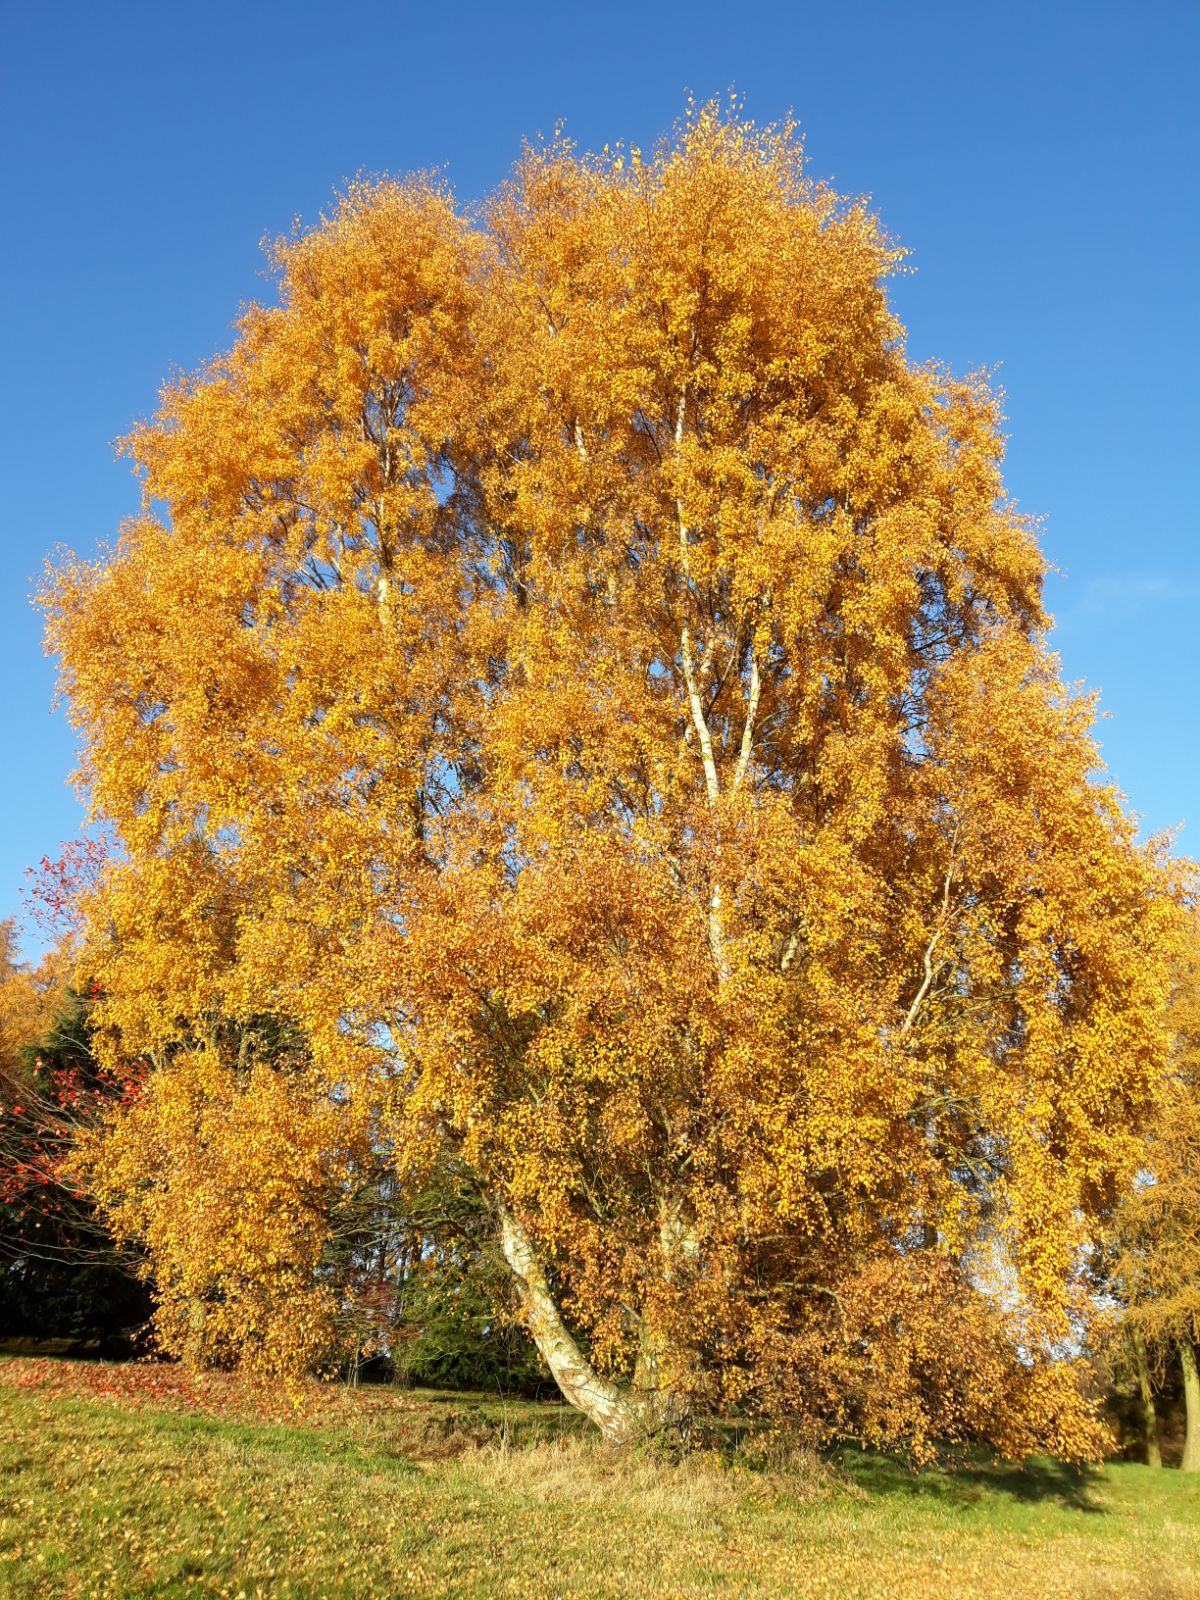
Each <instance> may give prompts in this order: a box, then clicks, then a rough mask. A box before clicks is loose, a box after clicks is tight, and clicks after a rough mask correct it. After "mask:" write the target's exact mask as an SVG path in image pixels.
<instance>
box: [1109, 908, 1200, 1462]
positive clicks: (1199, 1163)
mask: <svg viewBox="0 0 1200 1600" xmlns="http://www.w3.org/2000/svg"><path fill="white" fill-rule="evenodd" d="M1172 976H1173V980H1174V981H1173V987H1172V995H1171V1004H1170V1007H1169V1009H1168V1013H1167V1020H1168V1025H1169V1027H1170V1030H1171V1034H1172V1039H1173V1046H1174V1048H1173V1050H1172V1056H1171V1075H1170V1085H1169V1089H1168V1092H1167V1094H1166V1096H1165V1097H1164V1100H1163V1104H1162V1106H1161V1108H1160V1111H1159V1114H1158V1116H1157V1118H1156V1120H1155V1122H1154V1125H1153V1127H1152V1128H1151V1130H1150V1138H1149V1140H1148V1142H1147V1147H1146V1153H1145V1157H1144V1170H1143V1171H1142V1172H1141V1173H1140V1174H1139V1176H1138V1181H1137V1182H1136V1183H1135V1185H1134V1186H1133V1187H1132V1189H1131V1191H1130V1193H1129V1194H1128V1195H1127V1196H1126V1197H1125V1199H1124V1200H1123V1202H1122V1204H1121V1206H1120V1208H1119V1210H1118V1213H1117V1219H1116V1227H1115V1229H1114V1233H1113V1237H1112V1239H1111V1241H1110V1247H1109V1248H1110V1254H1109V1258H1108V1261H1107V1263H1106V1265H1107V1269H1108V1277H1109V1280H1110V1283H1111V1286H1112V1288H1113V1289H1114V1290H1115V1291H1116V1294H1117V1296H1118V1298H1119V1300H1120V1303H1121V1307H1122V1313H1123V1314H1122V1318H1121V1323H1120V1329H1121V1333H1122V1334H1123V1335H1124V1336H1126V1337H1128V1338H1129V1339H1130V1341H1131V1344H1132V1350H1133V1353H1134V1357H1135V1366H1136V1368H1137V1376H1138V1379H1139V1382H1140V1386H1141V1390H1142V1397H1143V1404H1144V1405H1145V1408H1146V1413H1147V1434H1148V1444H1149V1446H1150V1456H1151V1460H1157V1458H1158V1442H1157V1438H1156V1427H1157V1424H1156V1420H1155V1414H1154V1405H1153V1399H1152V1393H1153V1388H1154V1387H1155V1384H1154V1380H1155V1379H1156V1378H1160V1377H1161V1376H1162V1375H1163V1374H1164V1373H1165V1372H1168V1371H1170V1370H1171V1369H1172V1368H1176V1367H1177V1368H1178V1369H1179V1370H1180V1371H1181V1373H1182V1378H1183V1394H1184V1407H1185V1414H1186V1425H1185V1444H1184V1457H1183V1465H1184V1467H1185V1469H1186V1470H1188V1471H1192V1472H1200V1361H1198V1358H1197V1352H1198V1350H1200V921H1197V920H1196V919H1195V918H1194V917H1193V918H1192V919H1191V921H1190V924H1189V926H1188V938H1187V940H1186V942H1185V944H1184V946H1183V948H1182V950H1181V952H1180V954H1179V958H1178V961H1177V964H1176V966H1175V968H1174V971H1173V974H1172Z"/></svg>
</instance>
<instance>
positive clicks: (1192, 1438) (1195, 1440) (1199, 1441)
mask: <svg viewBox="0 0 1200 1600" xmlns="http://www.w3.org/2000/svg"><path fill="white" fill-rule="evenodd" d="M1179 1364H1180V1366H1181V1367H1182V1368H1183V1404H1184V1415H1185V1422H1184V1435H1183V1460H1182V1461H1181V1462H1180V1465H1181V1466H1182V1468H1183V1470H1184V1471H1185V1472H1200V1373H1198V1372H1197V1370H1196V1347H1195V1345H1194V1344H1193V1343H1192V1341H1191V1340H1190V1339H1183V1340H1181V1341H1180V1344H1179Z"/></svg>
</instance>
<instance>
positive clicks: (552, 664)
mask: <svg viewBox="0 0 1200 1600" xmlns="http://www.w3.org/2000/svg"><path fill="white" fill-rule="evenodd" d="M901 260H902V252H901V251H900V250H899V249H898V248H897V247H896V246H895V245H894V244H893V243H892V242H891V241H890V240H889V239H888V238H887V237H886V236H885V235H884V233H883V231H882V230H881V227H880V225H879V223H878V221H877V220H876V219H875V217H874V216H873V215H872V214H871V212H870V211H869V209H868V208H867V207H866V206H865V205H864V204H862V203H860V202H857V201H847V200H844V199H842V198H840V197H839V196H837V195H836V194H834V193H833V192H832V191H831V190H829V189H827V188H826V187H824V186H823V185H821V184H819V183H816V182H814V181H812V180H811V179H809V177H808V176H807V175H806V173H805V172H804V171H803V169H802V162H801V151H800V147H799V144H798V142H797V140H796V138H795V135H794V131H793V130H792V129H791V128H790V127H788V126H784V127H777V128H771V129H767V130H765V131H764V130H759V129H756V128H754V127H753V126H751V125H749V124H747V123H745V122H743V121H741V120H740V119H739V117H738V116H737V115H736V114H730V115H725V114H723V113H721V112H719V111H718V110H716V109H715V108H713V107H707V108H697V109H693V110H692V111H691V112H690V113H689V115H688V116H687V118H686V119H685V120H684V122H683V123H682V124H681V125H680V126H679V127H678V128H677V129H676V130H675V132H674V134H673V135H671V136H670V137H669V138H667V139H665V140H664V141H663V143H662V144H661V146H660V147H659V148H658V149H656V150H655V151H654V152H653V153H651V154H647V155H643V154H642V153H640V152H638V151H636V150H622V151H619V152H616V153H613V152H606V153H605V154H603V155H601V156H588V155H583V154H580V153H578V152H577V151H575V150H574V149H572V148H571V147H570V146H569V145H567V144H565V143H554V144H551V145H548V146H542V147H537V148H533V149H530V150H527V151H526V152H525V154H524V156H523V157H522V159H521V160H520V162H519V163H518V165H517V167H516V169H515V172H514V175H513V177H512V179H511V180H510V181H509V182H508V183H507V184H506V185H505V186H504V187H503V188H502V189H501V190H500V191H499V192H498V193H497V194H496V195H495V196H494V197H493V198H492V200H491V201H490V202H489V204H488V205H487V206H486V208H484V209H483V210H482V211H481V212H479V213H477V214H474V215H472V216H471V217H470V218H468V217H467V216H466V215H465V214H464V213H463V212H462V211H461V210H459V209H458V208H457V207H456V205H455V203H454V201H453V199H452V197H451V196H450V195H449V194H448V193H446V192H445V191H443V190H442V189H440V188H439V187H438V186H437V185H436V184H433V183H431V182H427V181H424V180H419V179H414V180H410V181H406V182H400V183H395V182H384V183H380V184H375V185H359V186H355V187H353V188H352V189H350V190H349V191H348V192H347V193H346V194H345V195H344V196H343V198H342V199H341V201H340V202H339V204H338V205H337V207H336V209H335V210H334V211H333V213H332V214H331V215H330V216H329V217H328V218H327V219H326V220H325V221H323V222H322V223H321V224H320V225H319V226H318V227H316V228H314V229H312V230H311V231H309V232H299V233H297V234H296V235H295V236H293V237H291V238H288V239H285V240H283V241H281V242H280V243H279V244H277V245H276V246H275V247H274V249H273V251H272V253H271V262H272V265H273V268H274V271H275V274H276V283H277V289H278V298H277V301H276V303H274V304H272V305H269V306H262V307H255V308H253V309H251V310H250V311H249V312H248V313H247V314H246V315H245V316H244V317H243V319H242V321H241V322H240V324H239V326H238V332H237V338H236V341H235V342H234V344H233V345H232V347H231V348H230V350H229V351H228V352H227V353H226V354H224V355H222V356H219V357H218V358H216V359H215V360H214V361H212V362H211V363H210V364H209V365H208V366H206V367H205V368H203V369H202V370H201V371H199V372H198V373H196V374H194V375H193V376H190V377H186V378H184V379H181V380H179V381H177V382H175V383H173V384H172V385H171V386H170V387H168V389H167V390H166V391H165V392H164V394H163V397H162V401H161V405H160V409H159V411H158V413H157V415H156V416H155V417H154V418H153V419H152V420H150V421H149V422H147V423H146V424H145V425H144V426H142V427H140V428H138V429H137V430H136V431H135V432H134V434H133V435H132V436H131V438H130V439H129V440H128V441H127V444H126V448H127V450H128V452H129V454H130V455H131V456H132V458H133V460H134V463H135V465H136V467H137V468H138V470H139V471H140V472H141V474H142V477H143V483H144V489H145V510H144V512H143V514H142V515H141V516H140V517H139V518H137V519H135V520H134V521H133V522H131V523H130V524H129V525H128V526H126V527H125V528H124V529H123V530H122V532H121V534H120V538H119V541H118V543H117V544H116V546H115V548H114V549H112V551H111V552H108V553H106V554H105V555H104V556H102V557H101V559H100V560H99V561H97V562H94V563H85V562H82V561H78V560H75V559H73V558H70V557H67V558H64V559H63V560H62V561H60V562H59V563H58V564H57V566H56V567H55V568H54V570H53V571H52V573H51V574H50V576H49V577H48V579H47V583H46V588H45V594H44V603H45V606H46V610H47V614H48V618H49V641H50V646H51V648H52V649H53V650H55V651H57V652H58V653H59V655H60V658H61V661H62V675H63V686H64V690H65V693H66V696H67V698H68V700H69V703H70V706H71V708H72V712H73V714H74V716H75V718H76V721H77V724H78V727H79V729H80V733H81V740H82V758H81V769H80V781H81V783H82V785H83V787H84V789H85V790H86V792H87V794H88V795H89V797H90V800H91V804H92V806H93V808H94V810H95V811H96V813H97V814H98V815H99V816H100V817H101V818H102V819H104V821H105V822H106V823H108V824H110V825H111V826H112V828H113V829H114V830H115V833H116V836H117V837H118V838H119V840H120V853H119V859H118V860H116V861H115V862H114V865H113V866H112V868H111V869H110V871H109V873H108V874H107V876H106V879H105V881H104V883H103V884H102V885H101V886H100V887H99V888H98V889H97V890H96V891H95V893H94V894H93V895H92V897H91V899H90V902H89V904H88V907H87V911H88V921H89V927H90V940H89V959H90V961H91V962H92V964H93V968H94V970H96V971H97V972H98V973H100V974H101V976H102V979H103V984H104V994H105V999H104V1004H103V1010H104V1017H105V1022H106V1025H107V1027H108V1028H109V1029H110V1030H111V1034H112V1037H113V1038H114V1040H120V1042H121V1048H122V1049H124V1050H126V1051H130V1050H138V1051H143V1050H152V1049H154V1050H159V1051H162V1052H165V1054H164V1055H163V1060H164V1063H165V1065H164V1068H163V1070H164V1072H168V1073H179V1074H184V1073H188V1072H197V1071H199V1070H200V1068H199V1066H198V1065H197V1064H196V1062H197V1058H198V1057H202V1056H203V1053H204V1051H205V1049H206V1046H205V1043H204V1040H205V1027H206V1020H205V1019H206V1018H208V1017H211V1016H214V1015H222V1016H227V1017H237V1016H239V1015H248V1014H252V1013H257V1012H263V1011H269V1012H270V1013H272V1014H274V1015H279V1016H287V1017H290V1018H293V1019H294V1020H295V1023H296V1025H297V1026H298V1027H300V1028H302V1029H303V1030H304V1033H305V1036H306V1037H307V1038H308V1039H309V1040H310V1041H311V1050H312V1060H313V1062H314V1067H315V1070H316V1071H317V1072H318V1073H319V1074H320V1076H321V1079H322V1081H323V1082H324V1083H325V1084H326V1085H327V1087H328V1093H329V1095H330V1096H331V1104H336V1106H337V1107H338V1108H339V1109H340V1112H341V1114H344V1115H345V1116H347V1117H349V1116H361V1117H363V1118H365V1119H366V1122H367V1123H369V1124H370V1127H371V1128H372V1130H373V1131H372V1133H371V1135H370V1137H371V1138H372V1139H374V1140H376V1141H378V1142H379V1143H380V1144H381V1146H382V1147H386V1148H387V1149H388V1151H389V1152H391V1159H392V1160H393V1161H394V1163H395V1170H396V1173H397V1176H398V1178H399V1179H400V1180H402V1181H404V1182H409V1181H411V1182H416V1181H419V1177H420V1173H421V1172H422V1170H423V1169H426V1168H428V1167H429V1165H430V1164H431V1163H433V1162H435V1161H437V1160H439V1159H444V1158H446V1157H447V1156H449V1157H451V1158H452V1159H453V1160H454V1161H455V1162H456V1163H460V1164H462V1165H463V1166H464V1167H465V1168H466V1169H468V1170H470V1171H471V1172H472V1173H473V1174H474V1175H475V1181H477V1182H478V1184H479V1187H480V1190H481V1192H482V1193H483V1194H485V1195H486V1196H487V1197H488V1204H489V1205H490V1207H491V1212H492V1215H493V1218H494V1228H495V1240H496V1248H497V1250H498V1251H499V1252H500V1253H501V1254H502V1256H503V1259H504V1260H505V1261H506V1263H507V1266H508V1269H509V1270H510V1272H511V1275H512V1280H513V1284H514V1289H515V1292H516V1294H517V1296H518V1299H519V1303H520V1306H521V1307H522V1314H523V1316H524V1318H525V1321H526V1324H527V1326H528V1328H529V1330H530V1332H531V1334H532V1335H533V1337H534V1339H535V1340H536V1341H537V1344H538V1347H539V1349H540V1350H541V1352H542V1355H543V1357H544V1359H545V1361H546V1363H547V1365H548V1366H549V1368H550V1370H551V1372H552V1373H553V1375H554V1377H555V1378H556V1380H557V1381H558V1383H559V1385H560V1387H561V1388H562V1391H563V1393H564V1395H565V1396H566V1397H567V1399H568V1400H569V1401H571V1403H572V1404H574V1405H577V1406H578V1407H580V1408H581V1409H582V1410H583V1411H585V1412H586V1413H587V1414H588V1415H589V1416H590V1417H591V1418H593V1420H594V1421H595V1422H596V1423H597V1424H598V1425H599V1426H600V1427H601V1428H602V1429H603V1430H604V1432H605V1433H606V1434H607V1435H608V1436H609V1437H610V1438H613V1439H615V1440H622V1439H631V1438H634V1437H637V1436H639V1435H640V1434H642V1433H644V1432H646V1431H654V1430H656V1429H658V1428H660V1427H663V1426H670V1425H675V1424H677V1423H680V1422H682V1421H683V1420H685V1419H686V1416H687V1414H688V1412H689V1411H690V1410H691V1409H692V1408H693V1407H695V1406H696V1405H698V1404H703V1405H708V1406H711V1405H719V1404H722V1403H734V1402H736V1403H738V1404H742V1405H761V1406H772V1405H773V1406H777V1407H781V1408H786V1409H787V1410H788V1411H789V1412H791V1413H792V1414H794V1415H801V1416H806V1417H810V1418H813V1419H816V1420H818V1421H820V1422H821V1423H823V1424H824V1425H843V1426H854V1427H855V1428H857V1429H858V1431H859V1432H860V1433H863V1434H864V1435H866V1436H868V1437H877V1438H897V1437H901V1438H906V1439H908V1440H910V1441H918V1442H919V1441H921V1440H922V1439H924V1438H926V1437H927V1436H928V1435H929V1433H930V1432H931V1430H932V1431H938V1432H940V1433H942V1434H943V1435H950V1436H955V1435H962V1434H964V1433H971V1432H973V1433H976V1434H983V1435H985V1436H987V1437H989V1438H992V1439H994V1440H995V1441H996V1442H998V1443H1000V1444H1001V1445H1002V1446H1003V1447H1005V1448H1011V1449H1013V1450H1020V1449H1024V1448H1030V1447H1032V1445H1033V1444H1034V1443H1040V1444H1048V1445H1050V1446H1051V1447H1054V1448H1060V1449H1063V1450H1068V1451H1074V1452H1076V1453H1078V1451H1079V1450H1081V1449H1086V1448H1092V1446H1093V1444H1094V1440H1095V1435H1094V1433H1090V1432H1089V1431H1088V1428H1089V1424H1088V1423H1087V1420H1086V1417H1085V1414H1084V1411H1083V1410H1082V1408H1081V1405H1080V1403H1079V1402H1078V1400H1077V1396H1076V1390H1075V1382H1074V1373H1073V1370H1072V1368H1071V1365H1070V1363H1069V1362H1066V1361H1063V1360H1060V1359H1058V1358H1057V1357H1056V1355H1055V1353H1054V1352H1055V1350H1056V1349H1057V1348H1058V1347H1059V1346H1058V1341H1061V1339H1062V1337H1063V1335H1064V1334H1065V1332H1066V1331H1067V1328H1068V1311H1069V1296H1070V1284H1071V1281H1072V1277H1073V1269H1074V1263H1075V1262H1076V1261H1077V1259H1078V1253H1079V1250H1080V1249H1081V1247H1082V1245H1083V1243H1084V1242H1085V1240H1086V1238H1087V1236H1088V1234H1089V1230H1090V1229H1091V1227H1092V1225H1093V1222H1094V1219H1096V1218H1097V1217H1098V1216H1099V1215H1101V1214H1102V1213H1103V1211H1104V1209H1105V1208H1106V1207H1107V1206H1108V1205H1109V1204H1110V1203H1111V1201H1112V1198H1113V1196H1114V1194H1115V1193H1116V1190H1117V1187H1118V1186H1119V1184H1120V1183H1121V1182H1123V1181H1124V1179H1125V1178H1126V1177H1127V1175H1128V1174H1129V1173H1130V1172H1131V1171H1132V1170H1133V1167H1134V1165H1135V1163H1136V1159H1137V1151H1138V1142H1139V1130H1140V1128H1141V1126H1142V1124H1143V1123H1144V1121H1145V1119H1146V1117H1147V1115H1148V1114H1149V1112H1150V1111H1151V1109H1152V1108H1153V1106H1154V1104H1155V1102H1156V1098H1157V1096H1158V1095H1159V1092H1160V1086H1161V1080H1162V1071H1163V1059H1164V1052H1165V1034H1164V1029H1163V1023H1162V1017H1161V1010H1162V1004H1163V998H1164V995H1165V986H1166V979H1165V961H1166V955H1165V951H1166V949H1167V946H1168V945H1169V943H1170V940H1171V938H1172V937H1173V934H1172V932H1171V930H1172V928H1173V926H1174V924H1173V918H1174V915H1175V913H1174V909H1173V903H1172V897H1171V894H1170V891H1169V884H1168V880H1167V875H1166V868H1165V864H1164V860H1163V858H1162V854H1161V851H1160V850H1159V849H1158V848H1157V847H1154V846H1150V847H1146V846H1142V845H1139V843H1138V842H1137V840H1136V835H1135V829H1134V826H1133V824H1132V822H1131V821H1130V819H1129V817H1128V816H1127V815H1126V813H1125V812H1124V810H1123V809H1122V805H1121V802H1120V800H1119V797H1118V796H1117V795H1116V793H1115V792H1114V791H1113V789H1112V788H1111V787H1109V786H1107V785H1106V783H1105V782H1104V781H1103V779H1102V778H1100V777H1098V776H1097V769H1098V758H1097V752H1096V748H1095V745H1094V743H1093V741H1092V738H1091V734H1090V727H1091V723H1092V718H1093V715H1094V707H1093V705H1092V703H1091V701H1090V700H1088V699H1086V698H1081V697H1080V696H1078V695H1077V694H1075V693H1074V692H1072V691H1070V690H1068V689H1067V688H1065V687H1064V685H1063V684H1062V682H1061V680H1060V678H1059V675H1058V668H1057V663H1056V661H1055V659H1054V657H1053V656H1052V654H1051V653H1050V652H1049V651H1048V649H1047V645H1046V640H1045V634H1046V629H1047V627H1048V618H1047V616H1046V614H1045V612H1044V610H1043V604H1042V579H1043V574H1044V570H1045V566H1044V561H1043V557H1042V555H1041V553H1040V551H1039V548H1038V545H1037V542H1036V540H1035V537H1034V534H1033V531H1032V529H1031V527H1030V525H1029V523H1028V522H1027V521H1026V520H1024V519H1023V517H1022V516H1021V515H1020V514H1019V513H1018V511H1017V509H1016V508H1015V507H1014V505H1013V504H1012V502H1011V500H1010V499H1009V497H1008V496H1007V495H1006V493H1005V490H1004V487H1003V482H1002V477H1001V463H1002V454H1003V440H1002V434H1001V415H1000V401H999V397H998V396H997V395H996V394H995V393H994V392H993V391H992V390H991V389H989V387H988V385H987V383H986V381H985V380H984V379H983V378H982V377H980V376H977V375H976V376H968V377H965V378H959V377H955V376H953V375H951V374H950V373H948V372H946V371H945V370H943V369H942V368H940V367H938V366H935V365H918V364H916V363H914V362H913V361H912V360H910V359H909V357H908V356H907V354H906V352H905V347H904V337H903V330H902V328H901V326H900V324H899V322H898V321H897V318H896V316H895V314H894V312H893V311H892V309H891V308H890V306H889V303H888V298H887V280H888V277H889V275H890V274H891V273H892V272H894V271H895V269H896V268H897V266H898V265H899V264H900V262H901ZM306 1114H307V1113H306ZM312 1120H313V1125H314V1126H317V1125H319V1124H320V1123H321V1121H322V1119H321V1118H320V1117H314V1118H313V1119H312ZM364 1125H365V1124H364ZM114 1139H116V1140H117V1142H118V1143H119V1136H118V1135H117V1133H115V1132H114ZM116 1148H117V1145H116V1144H115V1145H114V1149H116ZM127 1156H128V1150H126V1151H125V1153H124V1156H123V1159H125V1157H127ZM114 1159H115V1158H114ZM263 1226H264V1227H269V1226H270V1221H269V1217H265V1218H264V1223H263ZM998 1255H999V1256H1000V1257H1002V1258H1003V1260H1004V1262H1005V1269H1004V1270H1005V1273H1006V1275H1007V1279H1006V1281H1007V1282H1008V1283H1009V1284H1010V1286H1011V1288H1010V1292H1009V1293H1008V1294H1007V1296H1006V1302H1005V1304H1004V1305H1003V1306H1001V1304H1000V1301H999V1300H998V1299H997V1297H996V1296H994V1295H991V1294H989V1293H988V1292H987V1290H986V1288H985V1287H984V1285H985V1284H986V1281H987V1277H988V1273H987V1270H986V1269H985V1265H984V1263H985V1260H986V1261H994V1260H995V1259H997V1256H998ZM1018 1350H1020V1351H1023V1352H1024V1356H1023V1358H1018Z"/></svg>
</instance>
